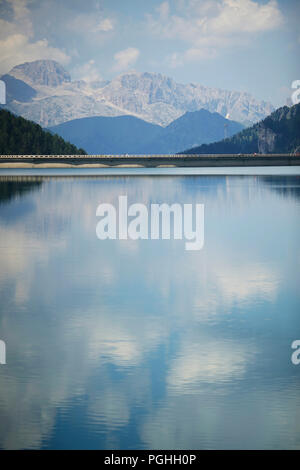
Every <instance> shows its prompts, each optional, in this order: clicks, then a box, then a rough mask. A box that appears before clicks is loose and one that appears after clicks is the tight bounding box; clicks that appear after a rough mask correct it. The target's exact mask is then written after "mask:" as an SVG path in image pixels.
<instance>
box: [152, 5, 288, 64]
mask: <svg viewBox="0 0 300 470" xmlns="http://www.w3.org/2000/svg"><path fill="white" fill-rule="evenodd" d="M156 10H157V13H158V15H157V16H156V17H155V16H154V15H147V18H148V27H149V28H150V31H151V32H152V33H153V34H156V35H159V36H161V37H165V38H167V39H176V40H178V39H180V40H182V41H184V42H186V43H187V44H189V45H190V47H189V48H188V49H187V50H186V51H185V52H183V53H180V54H179V53H174V54H173V55H172V56H171V57H170V58H169V62H170V63H171V64H173V65H172V66H179V65H183V64H184V63H185V62H188V61H193V60H197V61H198V60H202V59H207V58H210V57H215V55H216V53H217V52H218V51H219V50H221V49H224V48H226V47H232V46H233V45H237V44H239V45H240V44H243V43H245V41H248V40H249V39H253V33H256V34H258V33H263V32H266V31H271V30H274V29H276V28H278V27H280V26H281V25H282V24H283V16H282V14H281V12H280V10H279V8H278V5H277V2H276V1H275V0H270V1H269V2H268V3H266V4H264V5H261V4H259V3H257V2H256V1H254V0H221V1H219V0H218V1H216V0H208V1H206V2H199V1H196V0H188V1H187V2H180V1H179V2H178V3H177V12H176V14H173V15H171V14H170V9H169V4H168V3H167V2H163V3H162V4H161V5H160V7H158V8H157V9H156Z"/></svg>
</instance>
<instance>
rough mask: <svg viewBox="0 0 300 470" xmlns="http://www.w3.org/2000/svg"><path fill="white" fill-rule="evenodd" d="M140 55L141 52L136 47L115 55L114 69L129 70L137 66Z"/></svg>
mask: <svg viewBox="0 0 300 470" xmlns="http://www.w3.org/2000/svg"><path fill="white" fill-rule="evenodd" d="M139 55H140V51H139V50H138V49H136V48H135V47H128V48H127V49H124V50H122V51H119V52H117V53H116V54H115V55H114V60H115V65H114V67H113V69H114V70H115V71H121V70H126V69H128V67H131V66H133V65H134V64H135V62H136V61H137V59H138V57H139Z"/></svg>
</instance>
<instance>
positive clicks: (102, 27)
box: [96, 18, 114, 32]
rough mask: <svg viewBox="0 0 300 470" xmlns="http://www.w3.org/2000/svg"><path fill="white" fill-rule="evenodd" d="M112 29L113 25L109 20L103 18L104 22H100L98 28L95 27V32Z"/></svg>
mask: <svg viewBox="0 0 300 470" xmlns="http://www.w3.org/2000/svg"><path fill="white" fill-rule="evenodd" d="M113 29H114V25H113V22H112V20H110V19H109V18H105V19H104V20H101V21H100V23H99V24H98V26H97V27H96V30H97V31H105V32H106V31H112V30H113Z"/></svg>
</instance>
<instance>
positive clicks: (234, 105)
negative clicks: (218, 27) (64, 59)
mask: <svg viewBox="0 0 300 470" xmlns="http://www.w3.org/2000/svg"><path fill="white" fill-rule="evenodd" d="M0 78H1V79H2V80H3V81H5V83H6V87H7V105H6V109H8V110H10V111H12V112H14V113H15V114H18V115H21V116H23V117H25V118H27V119H30V120H32V121H35V122H37V123H39V124H40V125H41V126H43V127H51V126H55V125H58V124H61V123H63V122H66V121H70V120H74V119H79V118H84V117H93V116H103V117H114V116H124V115H130V116H134V117H136V118H139V119H142V120H144V121H147V122H149V123H152V124H157V125H160V126H167V125H169V124H170V123H171V122H172V121H174V120H176V119H178V118H179V117H180V116H182V115H184V114H185V113H186V112H193V111H198V110H200V109H206V110H208V111H210V112H212V113H214V112H217V113H219V114H221V116H223V117H227V118H230V119H232V120H234V121H238V122H240V123H243V124H246V125H249V124H250V123H255V122H257V121H259V120H260V119H263V118H264V117H266V116H267V115H269V114H270V113H271V112H272V111H273V110H274V108H273V106H272V105H271V104H270V103H267V102H265V101H258V100H255V99H254V98H253V97H252V96H251V95H250V94H249V93H245V92H239V91H228V90H221V89H217V88H209V87H206V86H203V85H201V84H199V83H189V84H180V83H176V82H175V81H174V80H173V79H171V78H169V77H166V76H163V75H161V74H158V73H149V72H146V73H139V72H135V71H132V72H129V73H125V74H122V75H119V76H117V77H115V78H113V79H112V80H111V81H94V82H86V81H83V80H77V81H76V80H75V81H72V79H71V76H70V74H69V73H68V72H67V71H66V70H65V69H64V68H63V67H62V66H61V65H60V64H59V63H57V62H55V61H53V60H36V61H34V62H27V63H24V64H20V65H17V66H16V67H14V68H13V69H12V70H10V72H9V73H7V74H5V75H3V76H2V77H0Z"/></svg>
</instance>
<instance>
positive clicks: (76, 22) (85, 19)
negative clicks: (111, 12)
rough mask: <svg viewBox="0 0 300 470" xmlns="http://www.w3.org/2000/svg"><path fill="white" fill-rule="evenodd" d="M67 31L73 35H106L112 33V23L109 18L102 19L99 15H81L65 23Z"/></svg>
mask: <svg viewBox="0 0 300 470" xmlns="http://www.w3.org/2000/svg"><path fill="white" fill-rule="evenodd" d="M67 27H68V29H70V30H71V31H73V33H78V32H79V33H80V34H81V33H82V32H83V31H84V32H85V34H91V33H92V34H95V33H107V32H108V31H113V29H114V21H113V20H112V19H110V18H103V17H102V16H101V15H99V14H94V13H85V14H83V13H81V14H80V15H77V16H75V17H73V18H71V19H70V20H69V21H68V23H67Z"/></svg>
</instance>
